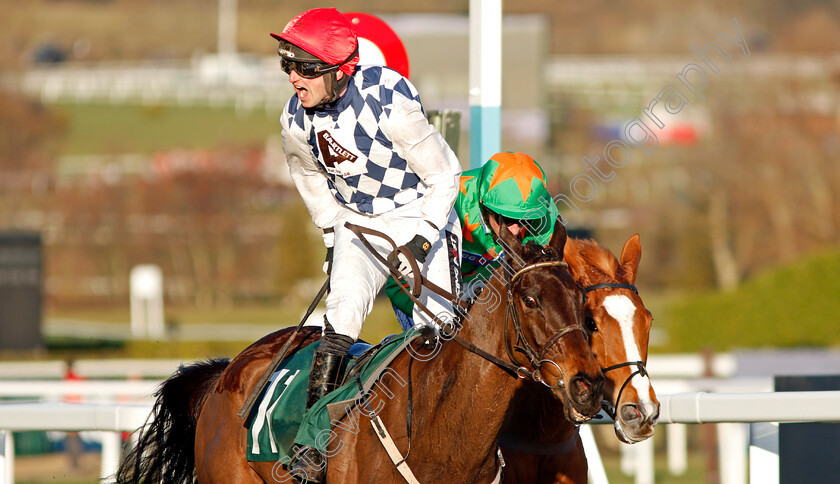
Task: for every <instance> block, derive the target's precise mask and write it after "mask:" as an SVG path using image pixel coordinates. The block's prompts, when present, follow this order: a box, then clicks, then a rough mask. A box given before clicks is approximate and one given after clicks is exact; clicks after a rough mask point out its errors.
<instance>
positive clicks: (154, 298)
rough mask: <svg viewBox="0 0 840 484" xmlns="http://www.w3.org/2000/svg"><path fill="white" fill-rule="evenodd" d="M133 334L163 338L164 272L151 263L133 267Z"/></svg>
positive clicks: (138, 336)
mask: <svg viewBox="0 0 840 484" xmlns="http://www.w3.org/2000/svg"><path fill="white" fill-rule="evenodd" d="M129 277H130V292H131V335H132V336H133V337H134V338H143V337H147V338H162V337H163V336H164V334H165V328H164V320H163V272H162V271H161V270H160V267H158V266H156V265H151V264H143V265H138V266H135V267H134V268H132V269H131V275H130V276H129Z"/></svg>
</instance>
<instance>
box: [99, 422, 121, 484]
mask: <svg viewBox="0 0 840 484" xmlns="http://www.w3.org/2000/svg"><path fill="white" fill-rule="evenodd" d="M121 437H122V436H121V433H120V432H102V455H101V456H100V464H99V477H100V481H101V482H103V483H104V484H111V483H113V482H116V480H115V479H114V476H115V475H116V473H117V469H119V467H120V449H121V448H122V438H121Z"/></svg>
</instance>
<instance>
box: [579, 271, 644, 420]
mask: <svg viewBox="0 0 840 484" xmlns="http://www.w3.org/2000/svg"><path fill="white" fill-rule="evenodd" d="M598 289H630V290H631V291H633V292H635V293H636V294H639V290H638V289H637V288H636V286H634V285H633V284H624V283H620V282H604V283H600V284H593V285H591V286H587V287H584V288H583V298H584V302H586V295H587V294H589V293H590V292H592V291H595V290H598ZM628 366H635V367H636V371H634V372H632V373H630V376H628V377H627V379H625V380H624V383H622V385H621V388H620V389H619V390H618V397H616V399H615V403H612V402H610V401H609V400H606V399H605V400H604V401H603V402H602V407H603V408H604V411H605V412H607V415H609V416H610V418H612V419H613V420H615V415H616V410H617V406H618V404H619V402H621V394H622V393H623V392H624V389H625V388H626V387H627V384H628V383H630V380H632V379H633V377H634V376H636V375H640V376H642V377H646V376H648V372H647V368H646V367H645V362H644V361H625V362H624V363H618V364H616V365H612V366H608V367H607V368H602V369H601V372H602V373H604V374H606V373H607V372H608V371H613V370H617V369H619V368H624V367H628Z"/></svg>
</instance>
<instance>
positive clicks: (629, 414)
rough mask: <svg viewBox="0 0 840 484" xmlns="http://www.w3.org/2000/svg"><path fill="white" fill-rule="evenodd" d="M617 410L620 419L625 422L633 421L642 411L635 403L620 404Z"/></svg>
mask: <svg viewBox="0 0 840 484" xmlns="http://www.w3.org/2000/svg"><path fill="white" fill-rule="evenodd" d="M619 412H620V414H619V416H620V417H621V420H623V421H625V422H633V421H636V420H639V419H641V418H642V412H640V411H639V408H638V407H636V406H635V405H630V404H627V405H622V406H621V409H620V410H619Z"/></svg>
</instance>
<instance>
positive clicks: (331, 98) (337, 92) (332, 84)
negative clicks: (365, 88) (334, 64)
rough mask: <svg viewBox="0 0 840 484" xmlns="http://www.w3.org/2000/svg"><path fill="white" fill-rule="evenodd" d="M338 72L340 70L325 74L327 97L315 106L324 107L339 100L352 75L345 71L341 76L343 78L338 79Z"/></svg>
mask: <svg viewBox="0 0 840 484" xmlns="http://www.w3.org/2000/svg"><path fill="white" fill-rule="evenodd" d="M338 72H339V71H333V72H328V73H326V74H324V76H323V77H324V88H325V89H326V91H327V97H325V98H324V99H323V100H322V101H321V102H319V103H318V104H317V105H316V106H315V107H316V108H324V107H326V106H327V105H328V104H331V103H334V102H336V101H338V98H340V97H341V94H342V93H343V92H344V89H345V88H346V87H347V85H348V84H349V83H350V76H349V75H347V73H344V75H343V76H341V79H338Z"/></svg>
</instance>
